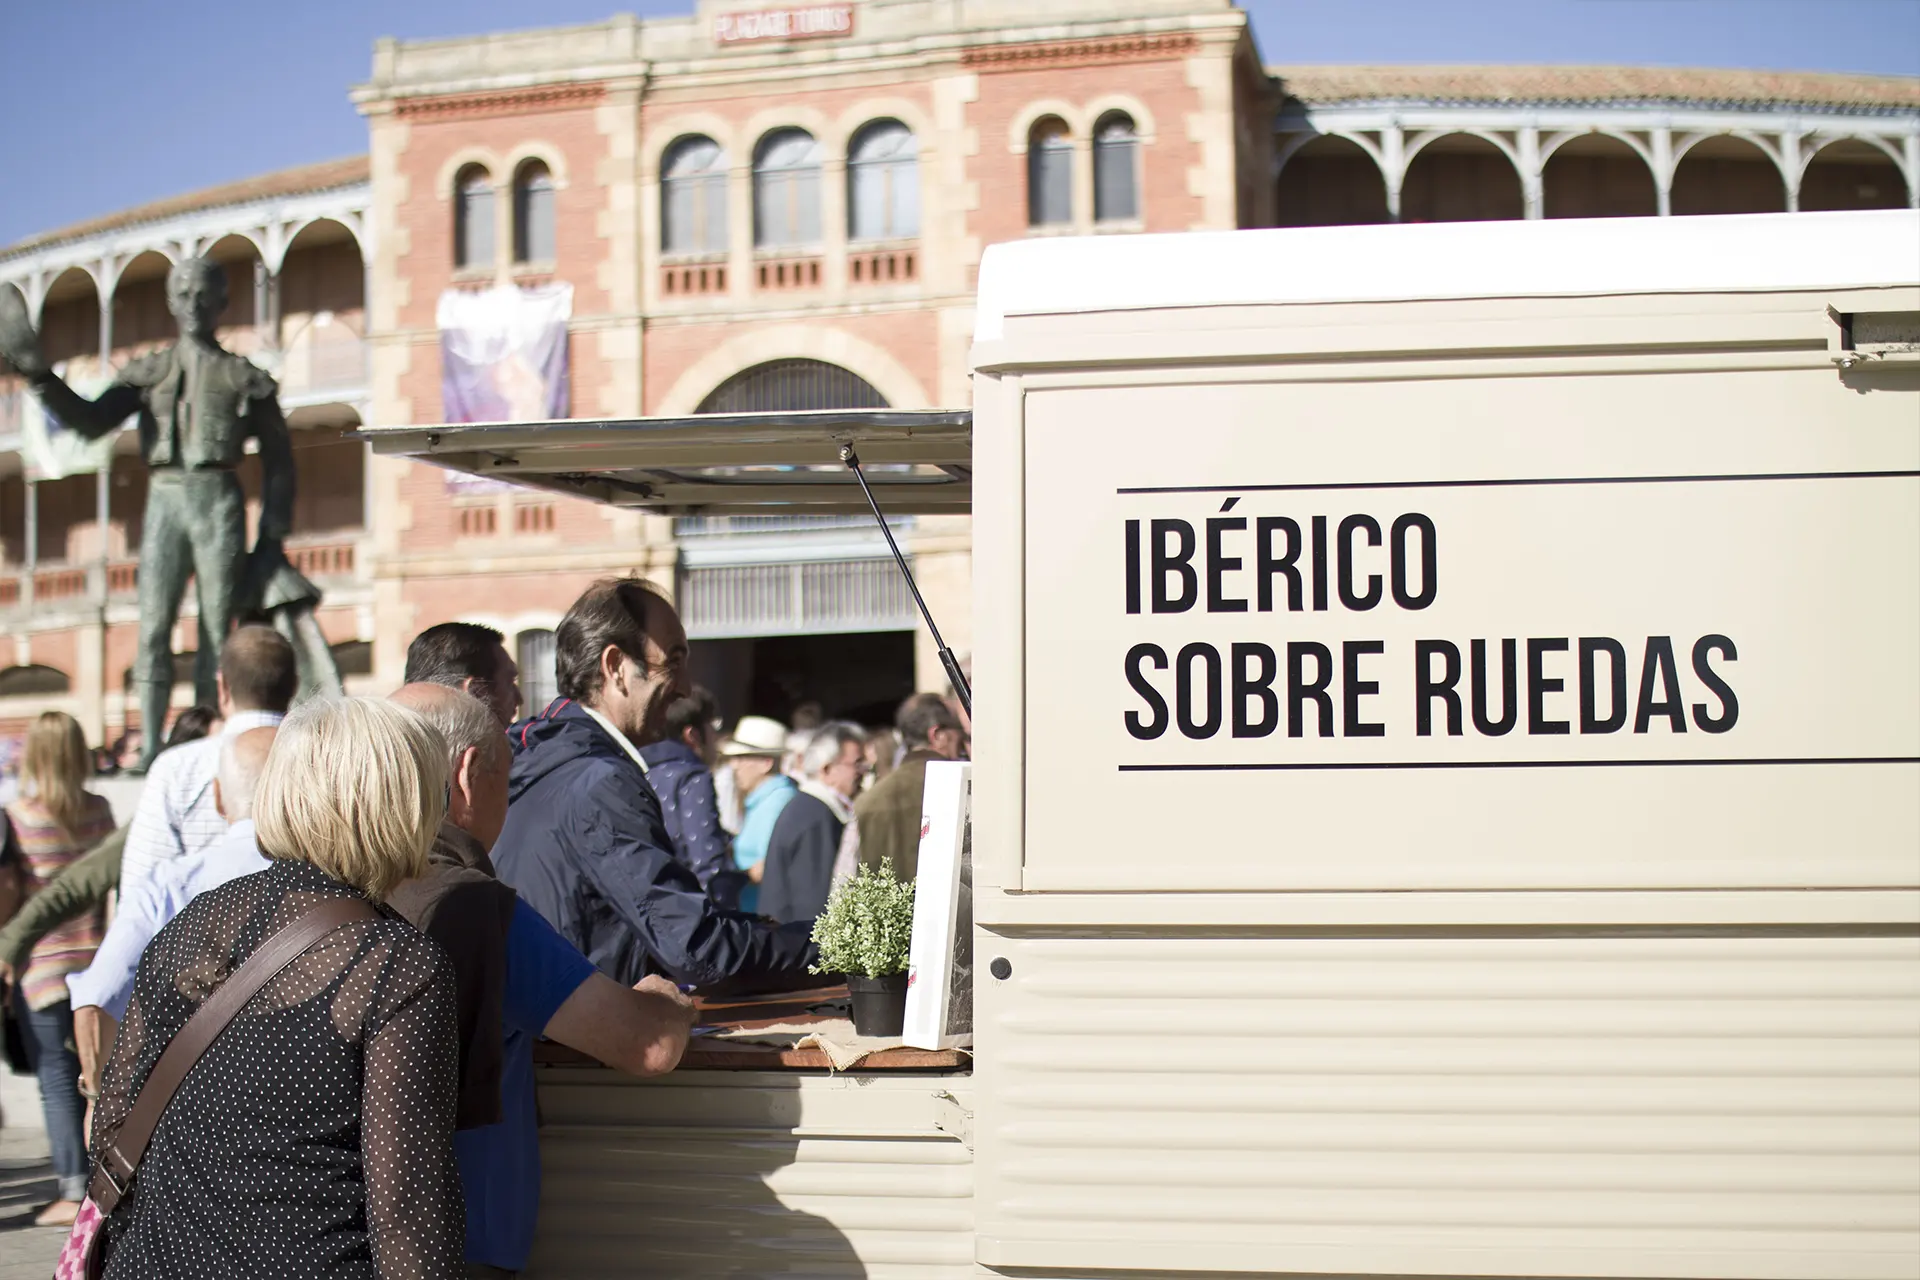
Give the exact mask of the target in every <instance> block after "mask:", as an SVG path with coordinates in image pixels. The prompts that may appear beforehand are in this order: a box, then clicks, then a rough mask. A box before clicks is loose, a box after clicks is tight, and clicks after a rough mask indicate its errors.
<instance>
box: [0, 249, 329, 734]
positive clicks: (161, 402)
mask: <svg viewBox="0 0 1920 1280" xmlns="http://www.w3.org/2000/svg"><path fill="white" fill-rule="evenodd" d="M226 306H227V277H226V272H225V271H223V270H222V269H221V267H220V266H219V264H218V263H215V262H213V261H211V260H209V259H207V258H187V259H185V260H183V261H181V262H178V263H175V264H174V266H173V269H172V270H170V271H169V272H167V309H168V310H169V311H171V312H172V313H173V318H174V320H175V321H176V322H177V323H178V324H179V326H180V340H179V341H178V342H176V343H174V344H173V345H172V346H170V347H166V348H163V349H162V350H159V351H155V352H152V353H151V354H148V355H144V356H139V357H137V358H135V359H134V360H132V361H130V362H129V363H128V364H127V365H126V367H125V368H123V369H121V370H120V371H119V373H118V374H117V375H116V376H115V378H114V381H113V383H112V385H111V386H109V387H108V388H107V389H106V390H105V391H103V392H101V394H100V396H99V398H98V399H95V400H88V399H85V398H84V397H82V396H80V395H78V394H77V393H75V392H74V390H73V389H72V388H71V387H69V386H67V384H66V383H65V382H64V381H62V380H61V379H60V377H59V376H58V375H56V374H55V373H54V372H53V370H52V369H51V368H50V367H49V366H48V364H47V361H46V357H45V356H44V355H43V354H42V353H41V351H40V343H39V339H38V336H37V335H36V334H35V333H34V330H33V324H32V321H31V320H30V319H29V318H28V315H27V309H26V303H25V300H24V299H23V298H21V296H20V293H19V291H18V290H16V289H13V288H11V287H7V288H0V356H5V357H6V359H7V361H8V362H9V363H10V364H12V365H13V367H14V368H15V369H17V370H18V371H19V372H20V373H22V374H24V375H25V376H26V377H27V379H28V381H29V383H30V384H31V386H32V388H33V391H34V394H35V395H36V396H38V397H39V399H40V402H41V403H42V404H43V405H44V406H45V407H46V410H47V412H48V413H49V414H50V415H52V416H53V417H55V418H57V419H59V420H60V422H61V423H62V424H63V425H65V426H66V427H68V428H70V429H71V430H74V431H77V432H79V433H80V434H81V435H82V436H85V437H86V438H88V439H90V440H92V439H98V438H100V437H101V436H104V435H106V434H108V433H109V432H111V431H113V430H114V428H115V427H117V426H119V425H120V423H122V422H124V421H126V419H127V418H128V417H129V416H131V415H134V414H138V415H139V431H140V452H141V455H142V456H143V457H144V458H145V459H146V462H147V467H148V482H147V513H146V522H145V524H144V526H143V528H142V531H141V535H140V649H139V654H138V656H137V657H136V658H135V660H134V681H135V683H136V684H137V685H138V686H139V690H140V725H141V730H142V733H141V738H142V742H143V746H142V748H141V752H140V767H141V769H142V770H144V769H145V768H146V766H147V765H148V764H150V763H152V760H153V757H154V756H155V755H156V754H157V753H158V752H159V750H160V746H161V742H162V738H163V736H164V735H163V732H162V731H163V728H164V726H165V725H166V722H167V705H168V702H169V700H170V696H171V693H172V686H173V644H172V632H173V624H174V623H175V622H176V621H177V620H178V619H179V616H180V602H181V599H182V597H184V596H185V594H186V589H187V579H188V577H192V578H193V579H194V581H195V583H196V584H197V591H196V595H197V596H198V602H199V606H200V643H199V649H198V653H197V654H196V662H195V667H194V690H195V700H196V701H198V702H201V703H205V704H207V705H209V706H211V705H213V704H214V702H215V694H214V673H215V670H216V668H217V666H218V664H219V660H220V649H221V646H222V645H223V644H224V643H225V641H226V637H227V632H228V631H229V629H230V628H231V627H232V624H233V622H234V620H235V619H236V618H238V617H240V616H243V615H245V614H248V613H266V614H268V615H269V616H270V617H271V618H272V620H273V622H274V624H275V626H276V627H278V628H279V629H280V630H281V631H282V632H283V633H285V634H287V635H288V637H289V638H290V639H292V640H293V641H294V646H295V651H296V652H297V653H298V654H299V656H300V665H301V668H302V680H301V684H302V686H303V690H304V691H308V692H311V691H315V690H329V691H333V692H338V690H339V687H340V677H339V673H338V671H337V670H336V669H335V667H334V665H333V659H332V654H331V652H330V651H329V650H328V649H327V646H326V642H325V638H324V637H323V636H321V635H320V630H319V626H318V624H317V623H316V621H315V620H314V617H313V606H314V605H315V604H317V603H318V602H319V599H320V593H319V591H318V590H317V589H315V588H314V587H313V585H312V584H311V583H309V582H307V581H306V579H304V578H302V577H301V576H300V575H299V574H298V573H296V572H295V571H294V569H293V568H292V566H290V565H289V564H287V561H286V554H285V551H284V549H283V542H284V540H285V538H286V536H287V530H288V527H289V525H290V524H291V522H292V518H293V492H294V473H293V447H292V444H291V442H290V441H289V440H288V438H287V422H286V419H285V418H284V417H283V416H281V413H280V403H279V401H278V400H277V399H276V398H275V397H276V393H277V391H278V388H277V387H276V385H275V383H274V380H273V378H272V377H271V376H269V375H268V374H267V373H266V371H265V370H263V369H260V368H259V367H257V366H256V365H254V364H253V363H252V362H251V361H249V360H247V359H246V358H245V357H243V356H237V355H235V354H233V353H232V352H230V351H227V350H226V349H225V348H223V347H221V346H220V344H219V343H218V342H217V341H215V340H214V323H215V321H217V320H218V319H219V316H220V313H221V312H222V311H224V310H226ZM249 438H251V439H254V440H257V441H258V442H259V448H260V472H261V501H260V528H259V535H258V538H257V539H256V541H255V543H254V547H253V551H252V553H251V554H247V553H246V547H245V542H246V531H247V513H246V500H245V498H244V497H243V495H242V494H241V491H240V481H239V478H238V477H237V476H236V475H235V474H234V468H235V467H237V466H238V465H239V464H240V460H241V458H242V457H243V456H244V452H245V447H246V442H247V440H248V439H249Z"/></svg>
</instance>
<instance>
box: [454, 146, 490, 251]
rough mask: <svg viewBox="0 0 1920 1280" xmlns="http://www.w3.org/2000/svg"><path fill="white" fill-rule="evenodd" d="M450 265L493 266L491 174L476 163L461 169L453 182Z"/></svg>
mask: <svg viewBox="0 0 1920 1280" xmlns="http://www.w3.org/2000/svg"><path fill="white" fill-rule="evenodd" d="M453 265H454V266H456V267H462V268H470V267H488V266H492V265H493V175H492V174H490V173H488V172H487V171H486V170H485V169H483V168H481V167H480V166H479V165H477V164H476V165H469V166H468V167H467V168H465V169H462V170H461V171H460V177H459V178H458V180H456V181H455V183H454V188H453Z"/></svg>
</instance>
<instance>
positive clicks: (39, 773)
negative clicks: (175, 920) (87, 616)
mask: <svg viewBox="0 0 1920 1280" xmlns="http://www.w3.org/2000/svg"><path fill="white" fill-rule="evenodd" d="M92 772H93V767H92V761H91V757H89V755H88V754H87V740H86V736H85V735H84V734H83V733H82V732H81V730H80V725H79V722H78V721H76V720H75V719H74V718H73V717H72V716H70V715H67V714H66V713H65V712H61V711H49V712H47V713H46V714H44V715H42V716H41V717H40V718H39V719H37V720H35V721H34V722H33V728H32V729H30V730H28V732H27V749H26V759H25V760H24V761H23V762H22V765H21V769H20V784H21V785H20V798H19V799H17V800H15V801H14V802H13V803H12V804H10V805H8V806H7V816H8V817H9V818H10V819H11V820H12V822H13V829H14V833H15V835H16V836H17V837H18V839H19V842H20V853H21V855H22V858H23V859H24V861H25V863H26V872H27V876H26V878H27V882H28V886H27V891H28V892H29V893H32V892H34V891H36V890H38V889H39V888H40V887H41V886H42V885H44V884H46V883H47V882H48V881H50V880H52V879H53V878H54V877H55V876H57V875H59V874H60V872H61V870H62V869H63V868H64V867H66V866H67V865H68V864H69V863H71V862H74V861H75V860H77V859H78V858H80V857H81V856H82V855H83V854H85V853H86V851H87V850H89V849H91V848H92V847H93V846H94V845H96V844H98V843H99V842H100V841H101V840H103V839H105V838H106V837H107V836H109V835H111V834H112V833H113V810H112V809H111V808H110V807H109V806H108V804H107V802H106V800H105V799H104V798H103V797H101V796H97V795H94V794H93V793H92V792H90V791H88V790H87V789H86V782H87V778H88V777H89V776H90V775H91V774H92ZM105 928H106V917H105V913H104V911H103V910H102V909H100V908H98V907H96V908H94V909H93V910H91V911H88V912H86V913H84V914H82V915H81V916H80V917H78V918H77V919H74V920H70V921H68V922H67V923H66V924H64V925H61V926H60V927H59V928H58V929H55V930H54V931H53V932H51V933H49V934H47V935H46V936H45V937H44V938H42V939H41V940H40V941H39V942H38V943H36V944H35V946H34V948H33V952H32V955H31V956H30V957H29V958H28V960H27V965H26V968H25V970H23V971H22V973H21V975H20V982H19V986H18V989H17V990H16V991H15V992H14V997H13V998H14V1000H15V1008H16V1010H17V1012H18V1014H19V1017H20V1022H21V1025H22V1026H23V1027H24V1028H25V1030H26V1033H27V1048H28V1053H29V1055H30V1056H31V1057H32V1059H33V1064H34V1074H35V1075H37V1076H38V1077H39V1080H40V1107H41V1110H42V1111H43V1112H44V1113H45V1115H46V1119H47V1145H48V1146H49V1147H51V1148H52V1151H53V1171H54V1173H55V1174H56V1175H57V1176H58V1177H59V1179H60V1192H59V1196H60V1198H59V1199H57V1200H55V1201H54V1202H53V1203H52V1204H50V1205H48V1206H47V1207H46V1209H45V1210H43V1211H42V1212H41V1214H40V1216H39V1217H38V1218H37V1219H36V1220H35V1221H36V1222H37V1223H38V1224H39V1225H41V1226H54V1225H58V1224H62V1223H69V1222H72V1221H73V1218H74V1215H75V1214H76V1213H77V1212H79V1208H80V1198H81V1197H82V1196H84V1195H85V1194H86V1192H87V1143H86V1136H85V1134H84V1133H83V1132H82V1128H81V1121H82V1117H83V1115H84V1114H85V1109H86V1108H85V1104H84V1103H83V1102H82V1101H81V1100H80V1090H79V1077H80V1060H79V1058H78V1057H77V1056H76V1055H75V1052H74V1044H73V1006H72V1005H70V1004H69V1003H68V1001H67V975H68V974H70V973H77V972H79V971H80V970H82V969H84V968H86V967H87V966H88V965H89V964H91V963H93V953H94V951H95V950H96V949H97V948H98V947H99V945H100V937H101V934H102V933H103V932H104V930H105Z"/></svg>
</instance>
